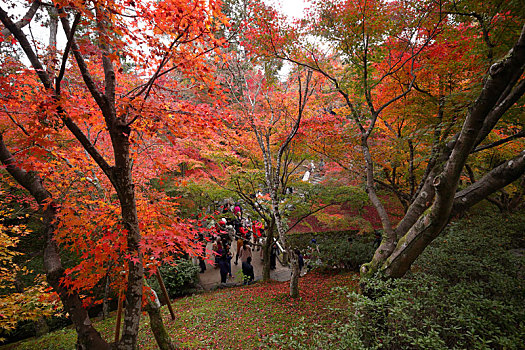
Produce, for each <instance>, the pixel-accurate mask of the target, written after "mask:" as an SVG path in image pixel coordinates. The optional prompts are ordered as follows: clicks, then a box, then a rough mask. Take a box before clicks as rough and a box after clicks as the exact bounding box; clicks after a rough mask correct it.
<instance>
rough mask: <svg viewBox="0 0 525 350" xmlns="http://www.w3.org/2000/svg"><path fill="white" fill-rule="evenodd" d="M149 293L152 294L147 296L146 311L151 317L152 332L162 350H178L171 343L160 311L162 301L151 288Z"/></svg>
mask: <svg viewBox="0 0 525 350" xmlns="http://www.w3.org/2000/svg"><path fill="white" fill-rule="evenodd" d="M149 293H151V295H148V296H146V298H147V304H146V307H145V310H146V312H147V313H148V315H149V322H150V327H151V331H152V332H153V335H154V336H155V340H156V341H157V345H158V347H159V349H160V350H175V349H176V348H175V346H174V345H173V343H172V342H171V338H170V336H169V334H168V332H167V331H166V327H164V322H163V320H162V314H161V309H160V301H159V298H158V296H157V293H155V291H154V290H153V289H151V288H149Z"/></svg>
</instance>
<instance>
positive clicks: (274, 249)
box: [270, 243, 277, 270]
mask: <svg viewBox="0 0 525 350" xmlns="http://www.w3.org/2000/svg"><path fill="white" fill-rule="evenodd" d="M276 267H277V243H274V244H272V248H271V250H270V270H275V269H276Z"/></svg>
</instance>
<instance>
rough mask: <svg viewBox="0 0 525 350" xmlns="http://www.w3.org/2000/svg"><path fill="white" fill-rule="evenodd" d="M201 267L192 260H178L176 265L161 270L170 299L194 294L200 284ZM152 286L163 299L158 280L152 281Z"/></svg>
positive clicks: (153, 279) (152, 279) (166, 266)
mask: <svg viewBox="0 0 525 350" xmlns="http://www.w3.org/2000/svg"><path fill="white" fill-rule="evenodd" d="M198 272H199V267H198V266H196V265H195V264H193V262H192V261H191V260H186V259H180V260H176V261H175V263H174V265H165V266H162V267H161V268H160V274H161V276H162V279H163V280H164V284H165V285H166V289H167V291H168V295H169V296H170V298H175V297H180V296H184V295H188V294H191V293H194V292H195V291H196V290H197V286H198V284H199V277H198ZM150 286H151V287H152V288H153V289H154V290H155V292H157V294H158V295H159V297H162V293H161V290H160V286H159V284H158V282H157V279H156V278H151V279H150Z"/></svg>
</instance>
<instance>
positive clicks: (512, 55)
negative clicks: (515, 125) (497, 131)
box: [362, 25, 525, 278]
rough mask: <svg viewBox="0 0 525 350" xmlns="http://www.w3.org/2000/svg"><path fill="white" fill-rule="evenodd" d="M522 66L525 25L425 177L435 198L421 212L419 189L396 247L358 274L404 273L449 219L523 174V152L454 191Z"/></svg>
mask: <svg viewBox="0 0 525 350" xmlns="http://www.w3.org/2000/svg"><path fill="white" fill-rule="evenodd" d="M524 69H525V25H524V26H523V28H522V32H521V36H520V38H519V39H518V41H517V43H516V45H515V46H514V48H513V49H512V50H511V51H509V54H508V55H507V56H506V57H504V58H503V59H502V60H501V61H499V62H497V63H495V64H494V65H492V67H491V68H490V70H489V75H488V77H487V79H486V80H485V82H484V86H483V88H482V90H481V92H480V95H479V97H478V99H477V100H476V101H475V103H474V104H473V105H472V107H471V109H470V110H469V113H468V115H467V117H466V119H465V122H464V124H463V128H462V130H461V132H460V133H459V135H458V136H457V139H456V140H455V141H454V142H453V146H452V149H451V152H444V153H443V154H444V155H445V156H447V157H446V161H445V162H444V166H443V168H442V170H441V167H440V165H439V164H437V165H436V167H435V168H434V169H433V171H432V172H431V173H432V174H433V176H432V177H429V178H427V179H426V184H425V186H426V188H428V189H429V192H432V193H433V196H428V197H431V198H432V205H431V206H430V208H429V209H428V210H427V211H426V212H422V211H423V210H424V207H425V206H427V205H428V204H423V203H424V202H425V201H426V200H427V198H424V195H425V194H427V191H421V193H420V196H418V198H416V200H415V202H414V203H413V205H412V206H411V208H410V209H409V211H408V212H407V214H406V215H405V218H404V219H403V220H402V221H401V222H400V224H399V225H398V229H397V230H396V236H397V237H400V239H399V240H398V241H397V245H396V246H395V249H394V250H393V251H392V253H391V254H388V256H387V257H386V259H385V258H380V259H377V260H374V261H373V263H374V264H368V265H364V267H363V268H362V272H364V273H369V272H371V271H374V270H376V269H380V270H382V271H383V272H384V273H385V276H387V277H394V278H395V277H401V276H403V275H404V274H405V273H406V272H407V270H408V269H409V268H410V266H411V264H412V263H413V262H414V261H415V259H416V258H417V257H418V256H419V255H420V254H421V252H422V251H423V250H424V249H425V248H426V247H427V246H428V245H429V244H430V242H432V241H433V240H434V239H435V238H436V237H437V236H438V235H439V234H440V233H441V232H442V230H443V228H444V227H445V226H446V224H447V223H448V222H449V220H450V218H452V217H453V216H454V215H456V214H458V213H460V212H462V211H464V210H466V209H467V208H470V207H471V206H472V205H474V204H476V203H478V202H479V201H481V200H482V199H484V198H487V196H489V195H490V194H492V193H494V192H495V191H497V190H499V189H501V188H503V187H504V186H506V185H508V184H510V183H511V182H513V181H515V180H517V179H519V178H520V176H522V175H523V174H524V172H525V151H523V152H521V153H520V154H519V155H518V156H516V157H515V158H514V159H512V160H509V161H507V162H505V163H504V164H502V165H500V166H499V167H497V168H495V169H493V170H491V171H490V172H489V173H487V174H486V175H485V176H484V177H483V178H481V179H480V180H479V181H477V182H475V183H473V184H471V185H470V186H469V187H467V188H466V189H464V190H462V191H459V192H457V193H456V189H457V186H458V182H459V178H460V176H461V173H462V171H463V168H464V166H465V164H466V161H467V159H468V156H469V154H470V153H471V152H472V150H473V149H474V147H475V146H476V145H477V144H479V142H480V135H483V136H486V135H487V134H488V132H487V130H486V129H487V124H490V125H492V126H493V125H495V123H496V122H497V120H495V119H494V118H495V117H494V116H495V114H497V115H498V116H499V117H501V116H502V115H503V114H504V111H502V108H503V107H505V108H507V109H508V108H510V106H511V105H512V104H510V103H508V102H507V101H508V100H509V99H510V98H512V99H513V100H517V99H518V96H516V95H517V94H521V95H523V93H524V90H523V89H521V88H520V86H518V87H517V88H515V87H514V85H513V84H516V83H517V82H518V79H519V77H521V75H522V74H523V71H524ZM521 95H520V96H521ZM494 111H497V113H495V112H494ZM428 199H430V198H428ZM379 249H381V246H380V247H379ZM379 249H378V250H379ZM376 255H377V252H376ZM375 258H376V256H374V259H375ZM368 268H370V270H368Z"/></svg>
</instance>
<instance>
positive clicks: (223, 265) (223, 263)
mask: <svg viewBox="0 0 525 350" xmlns="http://www.w3.org/2000/svg"><path fill="white" fill-rule="evenodd" d="M219 270H220V273H221V283H226V279H227V278H228V260H227V256H226V254H225V253H223V254H222V255H221V256H220V257H219Z"/></svg>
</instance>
